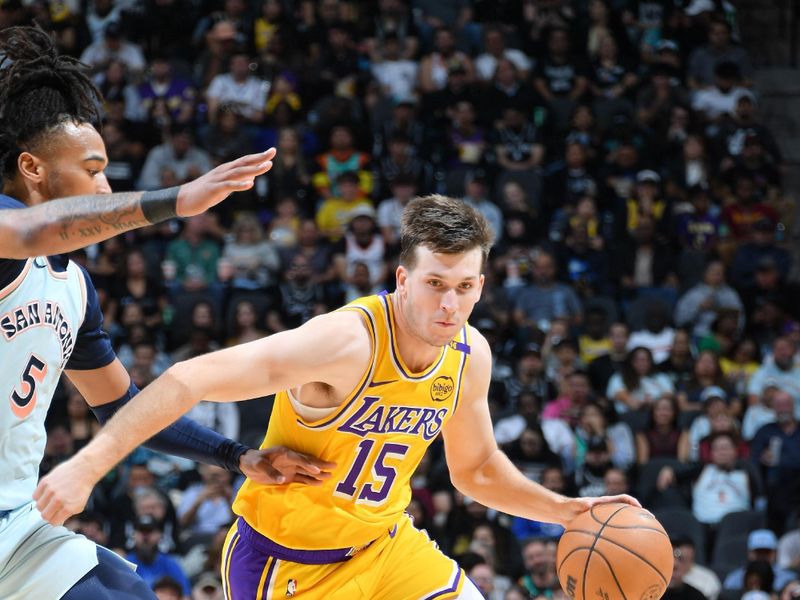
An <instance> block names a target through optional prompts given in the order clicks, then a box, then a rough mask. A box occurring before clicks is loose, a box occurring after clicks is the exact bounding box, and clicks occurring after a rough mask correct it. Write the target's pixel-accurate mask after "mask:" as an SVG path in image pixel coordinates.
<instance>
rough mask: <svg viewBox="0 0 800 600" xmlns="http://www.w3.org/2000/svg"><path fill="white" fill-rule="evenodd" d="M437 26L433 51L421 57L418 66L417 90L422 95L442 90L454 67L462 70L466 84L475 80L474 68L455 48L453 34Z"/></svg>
mask: <svg viewBox="0 0 800 600" xmlns="http://www.w3.org/2000/svg"><path fill="white" fill-rule="evenodd" d="M446 24H447V22H443V23H441V25H438V26H437V27H438V28H437V30H436V33H435V36H434V50H433V52H431V53H430V54H427V55H425V56H423V57H422V60H421V61H420V65H419V89H420V91H421V92H422V93H423V94H428V93H431V92H436V91H440V90H443V89H444V88H445V86H446V85H447V79H448V77H449V73H450V71H451V70H452V69H453V68H454V67H458V68H459V69H461V70H463V73H464V75H465V77H466V81H467V83H471V82H472V81H473V80H474V79H475V66H474V65H473V64H472V60H471V59H470V58H469V56H468V55H467V54H465V53H464V52H461V51H460V50H458V49H457V48H456V38H455V35H453V32H452V31H451V30H450V29H448V28H447V27H445V25H446Z"/></svg>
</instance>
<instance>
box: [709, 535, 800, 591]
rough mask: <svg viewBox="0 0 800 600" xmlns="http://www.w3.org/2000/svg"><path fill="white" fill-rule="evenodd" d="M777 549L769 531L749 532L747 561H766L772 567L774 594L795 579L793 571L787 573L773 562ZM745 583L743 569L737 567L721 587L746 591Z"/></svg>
mask: <svg viewBox="0 0 800 600" xmlns="http://www.w3.org/2000/svg"><path fill="white" fill-rule="evenodd" d="M777 548H778V538H777V537H775V533H774V532H772V531H770V530H769V529H756V530H755V531H751V532H750V535H749V536H748V538H747V560H749V561H759V560H760V561H766V562H767V564H768V565H770V566H772V573H773V575H774V581H773V584H772V589H773V590H774V591H775V592H779V591H781V590H782V589H783V587H784V586H785V585H786V584H787V583H789V582H790V581H792V580H793V579H796V578H797V574H796V573H794V572H793V571H788V570H787V569H784V568H783V567H780V566H778V565H777V563H776V562H775V558H776V555H777V552H776V551H777ZM746 583H747V580H746V579H745V567H739V568H738V569H736V570H735V571H732V572H731V573H728V576H727V577H725V581H724V582H723V584H722V587H723V588H724V589H726V590H741V589H748V588H746V587H745V584H746Z"/></svg>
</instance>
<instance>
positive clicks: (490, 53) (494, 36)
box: [475, 27, 531, 81]
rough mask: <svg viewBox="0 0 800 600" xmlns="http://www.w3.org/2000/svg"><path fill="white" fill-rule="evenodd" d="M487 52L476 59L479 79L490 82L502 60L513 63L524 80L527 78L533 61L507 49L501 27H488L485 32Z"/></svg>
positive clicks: (484, 44) (522, 54)
mask: <svg viewBox="0 0 800 600" xmlns="http://www.w3.org/2000/svg"><path fill="white" fill-rule="evenodd" d="M483 47H484V49H485V51H484V52H483V53H481V54H480V55H479V56H478V58H476V59H475V70H476V71H477V74H478V79H480V80H482V81H490V80H491V79H492V78H493V77H494V74H495V71H496V69H497V65H498V63H499V61H500V60H502V59H506V60H508V61H511V62H512V63H513V64H514V66H515V67H516V68H517V70H518V71H519V75H520V77H522V78H526V77H527V75H528V71H530V68H531V60H530V59H529V58H528V57H527V56H526V55H525V54H524V53H523V52H521V51H520V50H517V49H516V48H507V47H506V41H505V35H504V34H503V30H502V28H500V27H487V28H486V30H485V31H484V32H483Z"/></svg>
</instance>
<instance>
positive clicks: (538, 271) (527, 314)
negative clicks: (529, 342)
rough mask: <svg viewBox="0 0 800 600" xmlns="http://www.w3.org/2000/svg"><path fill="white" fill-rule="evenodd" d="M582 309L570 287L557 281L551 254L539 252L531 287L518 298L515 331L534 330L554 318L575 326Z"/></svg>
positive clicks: (515, 308) (524, 289)
mask: <svg viewBox="0 0 800 600" xmlns="http://www.w3.org/2000/svg"><path fill="white" fill-rule="evenodd" d="M581 315H582V313H581V306H580V303H579V301H578V297H577V296H576V294H575V292H574V291H573V290H572V288H571V287H569V286H567V285H564V284H563V283H560V282H558V281H556V264H555V259H554V257H553V255H552V254H549V253H547V252H543V251H542V252H539V253H538V254H537V256H536V258H535V259H534V263H533V283H531V284H528V285H526V286H524V287H523V288H522V289H521V290H520V291H519V293H518V294H517V299H516V305H515V307H514V321H515V323H516V325H517V326H518V327H536V326H539V325H540V324H542V323H544V324H546V323H549V322H550V321H552V320H553V319H556V318H567V319H569V320H570V321H571V322H572V323H574V324H578V323H580V320H581Z"/></svg>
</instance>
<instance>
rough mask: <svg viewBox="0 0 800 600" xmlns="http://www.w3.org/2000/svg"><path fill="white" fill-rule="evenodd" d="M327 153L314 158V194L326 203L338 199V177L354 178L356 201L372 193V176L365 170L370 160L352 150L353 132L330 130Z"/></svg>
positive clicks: (337, 129) (342, 128)
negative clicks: (347, 176) (315, 192)
mask: <svg viewBox="0 0 800 600" xmlns="http://www.w3.org/2000/svg"><path fill="white" fill-rule="evenodd" d="M328 143H329V148H330V150H328V151H327V152H324V153H322V154H320V155H319V156H318V157H317V167H318V168H319V171H318V172H317V173H315V174H314V176H313V177H312V178H311V182H312V185H313V186H314V189H315V190H316V191H317V194H319V195H320V196H322V197H323V198H325V199H327V198H330V197H337V196H341V195H342V194H343V192H342V191H341V190H340V189H339V185H340V181H339V177H340V176H341V175H343V174H345V173H355V174H356V185H357V189H356V197H358V198H365V197H367V196H368V195H369V194H370V193H372V186H373V183H372V174H371V173H370V172H369V171H368V170H367V169H368V166H369V162H370V157H369V155H368V154H366V153H364V152H359V151H358V150H357V149H356V147H355V140H354V138H353V132H352V131H351V130H350V128H349V127H346V126H343V125H339V126H336V127H334V128H332V129H331V132H330V138H329V142H328Z"/></svg>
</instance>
